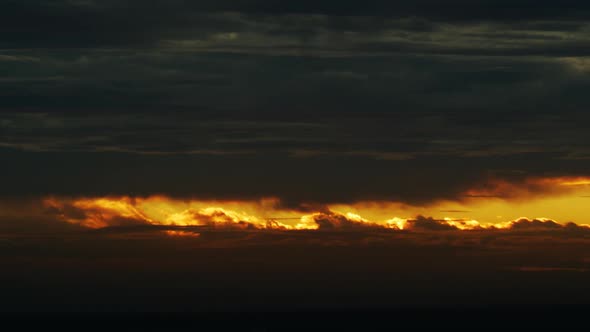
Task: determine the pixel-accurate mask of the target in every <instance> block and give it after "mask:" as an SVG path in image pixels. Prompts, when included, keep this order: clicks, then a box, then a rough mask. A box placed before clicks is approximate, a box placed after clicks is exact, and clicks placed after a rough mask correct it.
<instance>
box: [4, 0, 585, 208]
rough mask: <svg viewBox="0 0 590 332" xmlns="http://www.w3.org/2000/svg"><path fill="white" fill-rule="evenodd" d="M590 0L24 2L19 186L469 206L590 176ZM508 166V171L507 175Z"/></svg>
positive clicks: (12, 55)
mask: <svg viewBox="0 0 590 332" xmlns="http://www.w3.org/2000/svg"><path fill="white" fill-rule="evenodd" d="M587 13H588V5H586V4H584V3H582V2H560V3H559V5H556V4H555V3H553V2H551V3H550V2H543V1H536V2H534V3H533V2H532V1H516V2H514V1H513V2H507V1H506V2H498V1H495V2H491V1H471V2H466V1H451V2H444V4H443V3H440V2H437V1H418V2H416V1H412V2H409V1H408V2H399V1H398V2H391V1H368V2H363V3H357V4H342V3H338V4H335V3H334V2H333V1H319V2H318V1H313V2H312V1H297V2H295V1H282V2H281V3H280V4H278V3H277V2H271V1H222V2H220V1H199V2H187V1H157V2H149V3H146V2H140V1H90V0H88V1H82V0H81V1H74V0H72V1H66V0H62V1H57V0H56V1H33V0H27V1H8V2H5V3H4V4H2V5H1V10H0V49H1V50H0V147H1V148H2V152H1V153H0V161H1V162H2V164H3V169H4V170H5V171H4V172H3V173H2V174H0V178H1V179H2V181H3V183H4V184H5V185H3V186H2V187H1V188H0V192H1V193H2V194H3V195H4V196H10V195H25V196H26V195H39V194H52V193H55V194H71V195H80V194H82V195H84V194H88V195H104V194H138V195H149V194H154V193H166V194H169V195H172V196H182V197H188V196H195V197H206V198H216V197H218V198H259V197H262V196H277V197H280V198H281V199H282V204H285V206H291V207H297V208H299V209H306V206H321V205H322V204H323V203H327V202H352V201H355V200H363V199H375V200H401V201H406V202H413V203H425V202H432V201H434V200H437V199H441V198H451V199H463V198H465V197H464V195H463V194H464V191H465V190H466V189H468V188H471V187H473V186H474V185H477V184H479V183H482V182H485V180H486V179H487V178H488V177H489V174H490V170H491V169H493V170H495V171H498V170H500V171H509V170H514V169H519V170H524V173H520V174H518V175H512V178H511V180H514V181H516V182H518V181H521V180H522V179H524V178H525V177H527V176H545V175H547V174H549V175H551V174H556V175H568V174H580V175H585V172H586V170H587V169H588V160H590V158H589V156H590V148H589V147H588V146H587V144H586V143H585V142H588V140H589V139H590V137H589V134H588V133H587V131H581V130H579V129H577V128H579V124H580V123H586V122H587V121H589V120H590V118H589V117H588V115H587V114H586V112H584V110H585V109H586V108H588V107H590V103H589V102H588V98H586V95H587V90H588V85H589V83H590V76H589V73H590V61H589V60H588V58H587V57H585V55H587V53H588V40H589V36H590V26H589V25H588V23H587V20H585V17H586V15H587ZM501 177H503V178H508V177H509V176H508V175H506V174H504V175H502V176H501Z"/></svg>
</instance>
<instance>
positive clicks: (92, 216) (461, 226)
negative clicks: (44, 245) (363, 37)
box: [44, 196, 590, 236]
mask: <svg viewBox="0 0 590 332" xmlns="http://www.w3.org/2000/svg"><path fill="white" fill-rule="evenodd" d="M275 203H276V202H275ZM44 204H45V206H46V207H47V209H48V211H50V212H51V213H53V214H55V215H56V216H57V217H58V218H60V219H62V220H64V221H66V222H69V223H72V224H79V225H82V226H84V227H88V228H94V229H98V228H105V227H113V226H128V225H152V226H171V227H194V226H199V227H205V228H206V229H207V230H209V231H210V230H215V229H231V230H259V231H262V230H278V231H297V230H316V231H363V230H365V231H366V230H371V229H373V230H380V231H414V232H431V231H482V230H489V231H493V230H512V231H519V230H533V229H534V230H555V229H566V228H569V229H571V228H572V227H577V228H583V229H590V228H588V227H586V226H584V225H582V226H578V225H576V224H573V223H568V224H566V225H563V224H560V223H558V222H556V221H553V220H551V219H548V218H535V219H527V218H517V219H515V220H511V221H508V222H499V223H498V222H496V223H481V222H479V221H477V220H474V219H468V218H449V217H445V218H440V219H437V218H433V217H424V216H422V215H419V216H418V217H415V218H400V217H393V218H390V219H386V220H384V221H378V220H369V219H367V218H364V217H362V216H361V215H360V214H358V213H355V212H351V211H347V212H339V211H336V210H331V209H327V210H326V211H322V212H314V213H309V214H304V215H300V214H299V212H297V211H288V210H281V209H278V208H277V206H279V205H278V204H274V203H273V204H269V201H268V200H262V201H256V202H252V201H245V202H235V201H232V202H207V201H179V200H175V199H171V198H166V197H163V196H154V197H147V198H131V197H110V198H105V197H101V198H80V199H66V198H61V199H60V198H55V197H53V198H47V199H45V200H44ZM274 215H277V216H282V217H272V216H274ZM283 221H285V222H283ZM287 221H288V222H287ZM166 233H167V234H168V235H172V236H197V235H195V234H197V233H196V232H193V231H183V230H182V229H172V230H166Z"/></svg>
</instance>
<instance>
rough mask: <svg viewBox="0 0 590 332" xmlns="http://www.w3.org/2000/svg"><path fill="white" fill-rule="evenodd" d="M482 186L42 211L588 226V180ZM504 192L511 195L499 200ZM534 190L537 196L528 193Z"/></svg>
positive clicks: (281, 222)
mask: <svg viewBox="0 0 590 332" xmlns="http://www.w3.org/2000/svg"><path fill="white" fill-rule="evenodd" d="M482 188H483V189H482ZM482 188H475V189H470V190H467V191H466V192H465V195H463V197H462V198H461V199H458V200H455V201H451V200H441V201H437V202H433V203H431V204H429V205H425V206H412V205H409V204H404V203H399V202H357V203H353V204H327V205H324V206H323V208H322V210H321V211H310V212H305V213H304V212H301V211H297V210H293V209H291V210H290V209H285V208H282V207H281V204H280V199H278V198H272V197H271V198H263V199H261V200H257V201H252V200H251V201H215V200H190V199H188V200H181V199H175V198H171V197H166V196H163V195H154V196H149V197H129V196H121V197H96V198H88V197H85V198H59V197H48V198H46V199H44V200H43V202H44V205H45V206H46V207H51V208H52V209H53V210H54V211H59V215H58V216H59V218H60V219H62V220H64V221H67V222H69V223H72V224H79V225H81V226H84V227H88V228H94V229H97V228H104V227H109V226H121V225H129V224H148V225H160V226H179V227H180V226H209V227H214V228H227V227H231V228H233V229H244V230H245V229H259V230H261V229H266V230H268V229H272V230H317V229H320V228H321V227H322V225H323V226H324V227H336V228H339V227H342V228H347V227H358V226H364V227H377V228H384V229H392V230H409V229H412V228H413V227H414V226H413V225H414V221H415V220H416V218H418V217H417V216H429V217H430V218H432V220H435V221H436V222H437V223H439V224H441V225H446V226H449V227H452V228H453V229H458V230H483V229H508V228H511V227H513V225H514V224H515V223H516V222H518V221H519V220H521V221H522V220H529V221H532V220H536V221H539V222H549V221H555V220H560V221H562V223H560V224H561V225H565V224H567V223H570V222H574V221H576V222H577V224H578V225H580V226H586V225H585V224H584V223H583V222H584V221H587V220H588V219H590V211H589V209H588V208H587V206H588V203H590V200H588V198H589V197H590V178H586V177H552V178H531V179H527V180H526V181H524V182H523V183H518V184H514V183H510V182H507V181H505V180H502V181H500V180H494V181H491V182H490V183H489V184H487V185H486V186H482ZM507 191H510V195H513V196H517V197H516V198H512V197H511V196H510V195H506V196H501V195H498V193H502V192H507ZM533 191H534V192H535V194H534V195H531V194H530V192H533ZM520 196H522V197H520ZM522 216H532V217H522ZM545 216H550V217H551V218H549V217H545ZM580 221H581V222H582V223H580ZM169 234H170V235H179V236H180V235H181V234H180V233H178V234H175V233H173V232H169ZM185 235H186V234H185Z"/></svg>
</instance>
